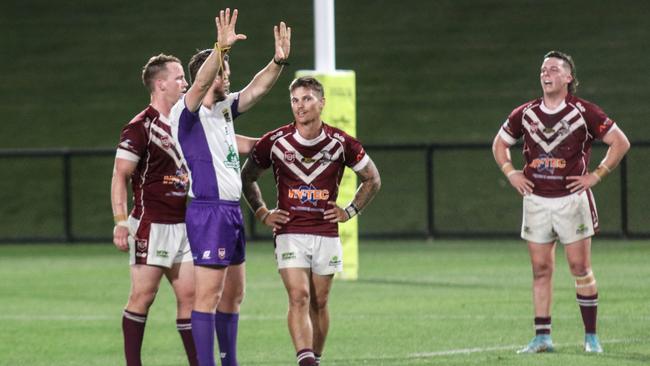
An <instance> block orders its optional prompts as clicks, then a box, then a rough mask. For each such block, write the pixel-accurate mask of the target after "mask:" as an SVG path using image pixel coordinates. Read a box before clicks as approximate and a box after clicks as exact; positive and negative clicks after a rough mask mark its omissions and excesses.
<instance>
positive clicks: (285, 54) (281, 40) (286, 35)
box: [273, 22, 291, 63]
mask: <svg viewBox="0 0 650 366" xmlns="http://www.w3.org/2000/svg"><path fill="white" fill-rule="evenodd" d="M273 35H274V36H275V55H273V60H275V62H276V63H282V62H285V61H286V60H287V59H288V58H289V52H290V51H291V27H287V25H286V24H285V23H284V22H280V25H279V26H278V25H276V26H273Z"/></svg>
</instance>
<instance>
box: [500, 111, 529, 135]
mask: <svg viewBox="0 0 650 366" xmlns="http://www.w3.org/2000/svg"><path fill="white" fill-rule="evenodd" d="M525 107H526V105H522V106H519V107H517V108H516V109H514V110H513V111H512V112H510V115H509V116H508V119H506V121H505V122H504V123H503V126H501V128H502V129H503V131H504V132H505V133H507V134H508V135H509V136H510V137H512V138H513V139H514V140H519V139H520V138H521V137H522V136H523V135H524V127H523V124H522V122H523V113H524V108H525Z"/></svg>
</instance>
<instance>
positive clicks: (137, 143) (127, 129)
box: [117, 122, 147, 157]
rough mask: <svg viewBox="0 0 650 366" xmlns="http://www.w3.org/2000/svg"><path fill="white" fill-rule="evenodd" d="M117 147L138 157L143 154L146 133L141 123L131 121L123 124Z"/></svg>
mask: <svg viewBox="0 0 650 366" xmlns="http://www.w3.org/2000/svg"><path fill="white" fill-rule="evenodd" d="M117 148H118V149H123V150H126V151H129V152H131V153H133V154H135V155H137V156H140V157H142V156H144V155H145V154H146V150H147V134H146V131H145V129H144V126H143V125H142V123H137V122H131V123H129V124H128V125H126V126H124V128H123V129H122V133H121V134H120V143H119V144H118V145H117Z"/></svg>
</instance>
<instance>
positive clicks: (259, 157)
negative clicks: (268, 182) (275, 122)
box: [250, 132, 275, 169]
mask: <svg viewBox="0 0 650 366" xmlns="http://www.w3.org/2000/svg"><path fill="white" fill-rule="evenodd" d="M272 135H273V133H272V132H268V133H266V134H265V135H264V136H262V138H261V139H259V140H258V141H257V142H256V143H255V145H254V146H253V151H252V152H251V154H250V156H251V157H252V158H253V160H254V161H255V163H257V165H258V166H259V167H260V168H262V169H268V168H270V167H271V148H272V147H273V141H275V140H272V139H271V136H272Z"/></svg>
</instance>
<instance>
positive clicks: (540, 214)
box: [521, 190, 598, 244]
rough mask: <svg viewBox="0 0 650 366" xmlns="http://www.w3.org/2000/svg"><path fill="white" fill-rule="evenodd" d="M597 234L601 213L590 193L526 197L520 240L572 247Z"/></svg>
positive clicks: (588, 191)
mask: <svg viewBox="0 0 650 366" xmlns="http://www.w3.org/2000/svg"><path fill="white" fill-rule="evenodd" d="M597 232H598V213H597V212H596V202H595V201H594V196H593V194H592V193H591V190H587V191H585V192H582V193H580V194H576V193H573V194H570V195H568V196H563V197H555V198H548V197H541V196H536V195H534V194H530V195H527V196H524V214H523V220H522V223H521V238H522V239H524V240H526V241H529V242H533V243H538V244H544V243H551V242H554V241H555V240H559V241H560V243H562V244H570V243H573V242H575V241H578V240H581V239H585V238H588V237H591V236H593V235H594V234H595V233H597Z"/></svg>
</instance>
